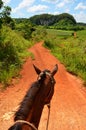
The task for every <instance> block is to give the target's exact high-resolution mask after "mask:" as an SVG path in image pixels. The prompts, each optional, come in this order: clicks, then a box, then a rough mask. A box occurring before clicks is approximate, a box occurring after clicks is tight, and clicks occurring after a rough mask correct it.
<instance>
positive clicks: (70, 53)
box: [45, 30, 86, 83]
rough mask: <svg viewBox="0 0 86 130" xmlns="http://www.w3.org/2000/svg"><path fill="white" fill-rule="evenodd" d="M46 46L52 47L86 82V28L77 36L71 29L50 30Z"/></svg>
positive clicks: (69, 68) (59, 57)
mask: <svg viewBox="0 0 86 130" xmlns="http://www.w3.org/2000/svg"><path fill="white" fill-rule="evenodd" d="M49 38H50V39H49ZM45 46H46V47H48V48H49V49H51V52H52V53H53V54H54V55H55V56H56V57H57V58H58V59H59V60H60V61H61V62H62V63H63V64H64V65H65V66H66V68H67V70H68V71H69V72H71V73H73V74H75V75H77V76H79V77H81V78H82V79H83V80H84V81H85V83H86V30H83V31H78V32H77V37H76V38H75V37H74V36H72V32H70V31H67V32H66V31H57V30H55V31H54V30H50V31H49V30H48V35H47V38H46V40H45Z"/></svg>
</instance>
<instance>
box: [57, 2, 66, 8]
mask: <svg viewBox="0 0 86 130" xmlns="http://www.w3.org/2000/svg"><path fill="white" fill-rule="evenodd" d="M64 5H65V3H64V2H61V3H59V4H57V7H58V8H61V7H64Z"/></svg>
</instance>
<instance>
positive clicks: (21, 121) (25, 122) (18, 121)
mask: <svg viewBox="0 0 86 130" xmlns="http://www.w3.org/2000/svg"><path fill="white" fill-rule="evenodd" d="M16 123H24V124H27V125H28V126H31V127H32V128H33V129H34V130H38V129H37V128H36V127H35V125H33V124H32V123H30V122H28V121H24V120H17V121H16V122H15V124H16Z"/></svg>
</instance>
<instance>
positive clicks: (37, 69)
mask: <svg viewBox="0 0 86 130" xmlns="http://www.w3.org/2000/svg"><path fill="white" fill-rule="evenodd" d="M33 67H34V69H35V71H36V73H37V74H38V75H39V74H40V73H41V70H40V69H39V68H37V67H36V66H35V65H34V64H33Z"/></svg>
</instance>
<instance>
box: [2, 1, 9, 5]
mask: <svg viewBox="0 0 86 130" xmlns="http://www.w3.org/2000/svg"><path fill="white" fill-rule="evenodd" d="M2 1H3V2H4V4H5V5H6V4H8V3H10V1H11V0H2Z"/></svg>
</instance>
